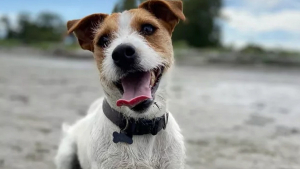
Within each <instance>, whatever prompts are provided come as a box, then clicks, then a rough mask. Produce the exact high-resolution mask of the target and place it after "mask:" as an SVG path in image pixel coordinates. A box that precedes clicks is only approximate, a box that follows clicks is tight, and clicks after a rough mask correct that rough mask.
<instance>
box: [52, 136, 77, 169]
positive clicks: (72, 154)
mask: <svg viewBox="0 0 300 169" xmlns="http://www.w3.org/2000/svg"><path fill="white" fill-rule="evenodd" d="M55 164H56V168H57V169H81V167H80V164H79V161H78V156H77V146H76V143H75V141H74V139H73V138H72V137H71V136H66V137H65V138H63V140H62V142H61V143H60V145H59V148H58V152H57V155H56V157H55Z"/></svg>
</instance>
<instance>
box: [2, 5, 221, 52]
mask: <svg viewBox="0 0 300 169" xmlns="http://www.w3.org/2000/svg"><path fill="white" fill-rule="evenodd" d="M143 1H145V0H119V1H117V3H116V4H115V6H114V8H113V11H112V12H122V11H124V10H128V9H132V8H135V7H137V6H138V4H140V3H142V2H143ZM183 2H184V13H185V15H186V17H187V21H186V22H180V24H179V25H178V26H177V28H176V31H175V32H174V34H173V37H172V38H173V41H174V42H184V43H186V44H188V45H189V46H193V47H200V48H201V47H218V46H220V41H221V28H220V25H219V23H218V18H219V16H220V9H221V8H222V0H183ZM0 22H2V23H3V24H4V25H5V28H6V30H7V31H6V32H7V36H6V39H17V40H20V41H21V42H23V43H31V42H40V41H47V42H58V41H61V40H62V39H63V35H64V33H65V31H66V28H65V21H63V19H62V18H61V17H60V16H59V15H58V14H55V13H50V12H43V13H40V14H39V15H38V16H37V17H36V18H32V17H31V15H30V14H29V13H21V14H20V15H19V18H18V23H17V25H18V26H17V28H13V27H12V25H11V23H10V21H9V19H8V17H5V16H4V17H2V18H1V20H0Z"/></svg>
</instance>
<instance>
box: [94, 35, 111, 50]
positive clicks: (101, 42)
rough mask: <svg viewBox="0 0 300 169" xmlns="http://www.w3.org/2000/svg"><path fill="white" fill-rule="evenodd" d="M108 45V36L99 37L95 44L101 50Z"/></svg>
mask: <svg viewBox="0 0 300 169" xmlns="http://www.w3.org/2000/svg"><path fill="white" fill-rule="evenodd" d="M108 44H109V36H108V35H103V36H101V37H100V39H99V40H98V42H97V45H98V46H100V47H102V48H105V47H107V46H108Z"/></svg>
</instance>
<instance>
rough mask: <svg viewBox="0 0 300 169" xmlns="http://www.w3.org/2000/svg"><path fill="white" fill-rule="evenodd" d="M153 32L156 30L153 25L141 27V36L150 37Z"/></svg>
mask: <svg viewBox="0 0 300 169" xmlns="http://www.w3.org/2000/svg"><path fill="white" fill-rule="evenodd" d="M155 31H156V28H155V27H154V26H153V25H150V24H144V25H142V30H141V33H142V34H143V35H152V34H153V33H154V32H155Z"/></svg>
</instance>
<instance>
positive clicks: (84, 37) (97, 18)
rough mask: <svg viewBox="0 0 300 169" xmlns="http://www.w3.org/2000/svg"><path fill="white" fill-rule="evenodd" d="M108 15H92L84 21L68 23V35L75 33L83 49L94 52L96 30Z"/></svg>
mask: <svg viewBox="0 0 300 169" xmlns="http://www.w3.org/2000/svg"><path fill="white" fill-rule="evenodd" d="M107 16H108V15H107V14H101V13H98V14H92V15H89V16H86V17H84V18H82V19H77V20H71V21H68V22H67V28H68V34H70V33H72V32H74V33H75V35H76V37H77V39H78V42H79V44H80V46H81V48H82V49H84V50H90V51H92V52H93V51H94V44H93V40H94V36H95V35H94V29H95V27H96V26H97V25H99V24H101V22H103V20H104V19H105V18H106V17H107Z"/></svg>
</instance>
